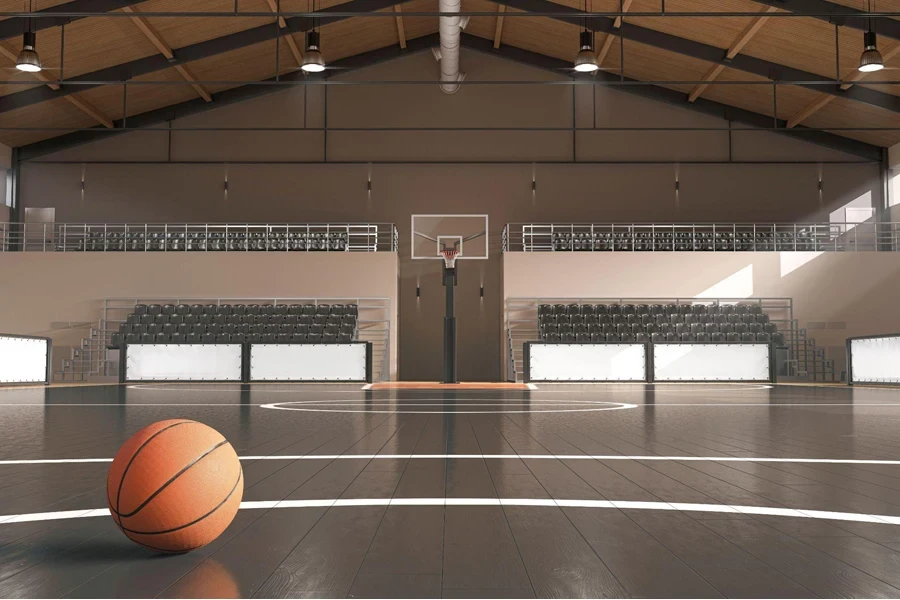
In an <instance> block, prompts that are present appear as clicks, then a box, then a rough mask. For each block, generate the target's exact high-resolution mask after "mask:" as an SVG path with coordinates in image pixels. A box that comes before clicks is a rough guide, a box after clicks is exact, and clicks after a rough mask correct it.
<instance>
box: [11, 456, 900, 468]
mask: <svg viewBox="0 0 900 600" xmlns="http://www.w3.org/2000/svg"><path fill="white" fill-rule="evenodd" d="M446 459H454V460H601V461H611V460H629V461H663V462H718V463H728V462H736V463H798V464H825V465H889V466H890V465H893V466H896V465H900V460H890V459H856V458H773V457H756V456H657V455H651V456H643V455H621V454H283V455H280V454H270V455H265V456H252V455H251V456H241V457H240V460H446ZM112 461H113V459H111V458H38V459H16V460H0V466H2V465H55V464H86V463H111V462H112Z"/></svg>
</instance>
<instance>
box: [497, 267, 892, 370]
mask: <svg viewBox="0 0 900 600" xmlns="http://www.w3.org/2000/svg"><path fill="white" fill-rule="evenodd" d="M804 261H806V262H805V263H804ZM792 267H793V268H792ZM731 276H734V277H733V278H732V279H731V280H730V283H723V284H722V285H721V287H720V288H719V290H720V291H718V292H716V293H715V296H717V297H743V292H746V291H749V297H757V298H791V299H792V300H793V309H794V318H795V319H798V320H799V325H800V327H805V328H807V329H808V330H809V336H810V337H813V338H815V339H816V343H817V345H818V346H819V347H824V348H826V350H827V351H828V355H829V358H834V359H836V364H837V366H838V368H839V369H840V368H843V365H844V358H845V357H844V354H845V352H844V342H845V341H846V338H847V337H851V336H858V335H875V334H882V333H898V332H900V313H898V312H897V310H896V298H897V296H898V294H900V254H898V253H891V252H885V253H876V252H858V253H857V252H847V253H843V252H830V253H812V252H809V253H807V252H747V253H743V252H735V253H732V252H721V253H713V252H703V253H696V254H694V253H684V252H678V253H676V252H654V253H635V252H621V253H613V252H600V253H588V252H585V253H577V252H576V253H551V252H547V253H526V252H512V253H508V254H505V255H504V257H503V293H504V298H540V297H544V298H640V299H651V298H662V297H667V298H676V297H678V298H694V297H697V296H698V295H700V294H703V293H704V292H705V291H707V290H709V288H711V287H712V286H714V285H716V284H719V283H720V282H723V281H724V280H726V279H728V278H729V277H731ZM748 286H749V287H748ZM736 294H740V295H737V296H736ZM703 295H704V296H705V297H710V294H709V293H707V294H703Z"/></svg>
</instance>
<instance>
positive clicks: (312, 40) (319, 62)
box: [300, 1, 325, 73]
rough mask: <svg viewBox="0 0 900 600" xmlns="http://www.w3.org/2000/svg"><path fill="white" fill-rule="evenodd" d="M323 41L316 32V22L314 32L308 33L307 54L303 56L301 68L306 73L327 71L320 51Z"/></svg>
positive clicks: (314, 5) (314, 4) (314, 6)
mask: <svg viewBox="0 0 900 600" xmlns="http://www.w3.org/2000/svg"><path fill="white" fill-rule="evenodd" d="M315 9H316V3H315V1H314V2H313V12H315ZM320 45H321V41H320V38H319V32H318V31H316V28H315V22H313V28H312V30H310V31H308V32H307V33H306V52H305V53H304V54H303V64H302V65H300V68H301V69H302V70H303V72H304V73H321V72H322V71H324V70H325V57H324V56H322V51H321V50H320V49H319V48H320Z"/></svg>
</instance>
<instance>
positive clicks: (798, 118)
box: [787, 44, 900, 127]
mask: <svg viewBox="0 0 900 600" xmlns="http://www.w3.org/2000/svg"><path fill="white" fill-rule="evenodd" d="M895 56H900V44H897V45H896V46H894V47H893V48H892V49H891V50H889V51H888V52H885V53H883V55H882V58H883V59H884V62H887V61H889V60H891V59H892V58H894V57H895ZM869 75H871V73H864V72H862V71H859V70H857V71H855V72H854V73H853V76H852V77H851V78H850V80H849V81H848V82H847V83H845V84H843V85H841V89H842V90H846V89H850V88H851V87H852V86H853V84H854V83H855V82H857V81H860V80H861V79H864V78H866V77H868V76H869ZM835 98H836V96H829V95H828V94H822V95H820V96H819V97H818V98H816V99H815V100H813V101H812V102H810V103H809V104H807V105H806V106H804V107H803V108H801V109H800V110H798V111H797V114H795V115H793V116H792V117H791V118H790V119H788V122H787V126H788V127H796V126H797V125H799V124H800V123H802V122H803V121H805V120H806V119H808V118H809V117H811V116H812V115H814V114H815V113H817V112H818V111H819V109H821V108H824V107H826V106H828V105H829V104H830V103H831V101H832V100H834V99H835Z"/></svg>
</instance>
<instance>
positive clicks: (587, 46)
mask: <svg viewBox="0 0 900 600" xmlns="http://www.w3.org/2000/svg"><path fill="white" fill-rule="evenodd" d="M599 69H600V65H599V64H597V55H596V54H594V34H593V33H591V32H590V31H587V30H585V31H582V32H581V50H579V51H578V56H576V57H575V70H576V71H578V72H579V73H594V72H595V71H597V70H599Z"/></svg>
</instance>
